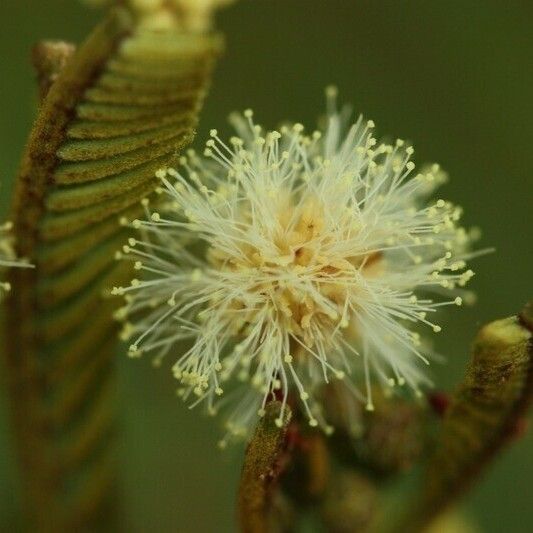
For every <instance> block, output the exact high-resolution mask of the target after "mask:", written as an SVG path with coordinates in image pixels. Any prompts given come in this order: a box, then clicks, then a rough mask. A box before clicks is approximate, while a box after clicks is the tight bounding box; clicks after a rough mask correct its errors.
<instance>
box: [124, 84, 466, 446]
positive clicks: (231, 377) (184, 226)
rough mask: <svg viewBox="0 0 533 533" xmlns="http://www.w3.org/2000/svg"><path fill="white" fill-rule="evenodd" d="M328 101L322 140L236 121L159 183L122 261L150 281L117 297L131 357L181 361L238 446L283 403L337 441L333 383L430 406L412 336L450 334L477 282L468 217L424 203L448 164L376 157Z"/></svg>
mask: <svg viewBox="0 0 533 533" xmlns="http://www.w3.org/2000/svg"><path fill="white" fill-rule="evenodd" d="M328 95H329V98H328V116H327V121H326V123H325V125H324V127H323V128H322V129H321V130H318V131H314V132H312V133H310V134H306V133H305V130H304V127H303V126H302V125H301V124H294V125H292V126H284V127H282V128H281V129H280V130H279V131H271V132H265V131H264V130H263V128H262V127H261V126H259V125H257V124H256V123H255V122H254V121H253V113H252V111H250V110H248V111H245V112H244V115H243V116H240V115H238V116H237V115H236V116H233V117H232V118H231V120H232V123H233V125H234V127H235V128H236V130H237V133H238V136H236V137H233V138H231V139H230V141H229V143H228V144H226V143H225V142H223V141H222V140H221V139H220V138H219V136H218V133H217V131H216V130H212V131H211V137H212V138H211V139H210V140H209V141H208V142H207V147H206V150H205V153H204V157H200V156H198V155H196V154H195V153H194V152H193V151H189V152H188V156H187V157H183V158H182V159H181V170H179V171H177V170H174V169H167V170H164V171H163V170H162V171H160V172H159V173H158V177H159V178H160V179H161V182H162V187H161V189H160V191H159V192H160V193H162V196H163V199H164V200H163V202H162V203H161V206H160V207H158V208H157V210H155V211H154V210H152V209H151V208H150V205H149V204H148V202H147V201H145V202H144V205H145V210H146V213H147V219H146V220H135V221H133V224H132V225H133V227H134V228H136V229H137V230H138V238H132V239H130V241H129V243H128V245H127V246H125V247H124V250H123V253H121V254H120V255H121V256H123V257H124V258H127V259H130V260H133V261H134V263H135V269H137V270H138V271H139V274H140V275H139V279H134V280H133V281H132V282H131V285H130V286H128V287H117V288H115V289H114V292H115V293H116V294H124V295H126V305H125V307H124V308H122V309H121V310H120V311H119V313H118V315H119V318H121V319H123V320H124V321H125V326H124V330H123V337H124V339H131V340H130V342H131V346H130V348H129V354H130V355H131V356H132V357H137V356H141V355H142V354H151V355H153V357H154V362H155V364H157V365H158V364H160V363H161V360H162V358H163V357H164V356H165V355H167V354H170V355H171V356H172V357H173V358H176V357H177V361H176V363H175V364H174V367H173V371H174V375H175V377H176V378H177V379H178V380H179V382H180V383H181V386H180V389H179V394H180V395H181V396H183V397H184V398H193V400H194V401H193V405H195V404H196V403H199V402H201V401H205V402H206V404H207V406H208V408H209V411H210V412H212V413H214V412H216V411H217V410H218V408H219V407H220V406H222V407H223V406H224V405H225V404H230V406H231V405H232V406H233V409H230V414H229V416H228V419H227V422H226V427H227V430H228V436H231V435H246V434H247V432H248V430H249V428H250V426H251V425H253V424H254V423H255V419H256V417H257V414H259V415H260V416H261V414H262V413H264V408H265V405H266V403H267V402H268V401H269V400H270V399H272V398H277V399H279V400H281V402H282V405H283V407H282V412H281V413H280V418H279V420H280V423H281V418H282V416H283V410H284V409H285V406H286V405H287V402H295V401H296V402H297V401H298V398H299V401H300V402H301V403H300V405H301V406H302V408H303V411H304V412H305V413H307V417H308V420H309V424H310V425H311V426H320V427H322V428H323V429H325V430H326V431H330V430H331V429H332V428H331V427H330V426H329V425H328V423H327V420H326V417H325V416H324V410H323V409H322V407H321V402H320V395H321V394H322V390H323V386H324V384H326V383H328V382H330V381H331V380H342V382H343V389H344V390H346V391H348V392H350V393H353V395H355V397H357V398H360V399H361V400H363V401H364V402H365V403H366V407H367V409H369V410H372V409H373V403H372V387H373V383H374V382H375V381H378V382H380V383H381V384H382V385H383V386H385V387H387V388H390V387H394V386H396V385H404V384H407V385H408V386H409V387H411V388H412V389H413V390H414V391H417V392H419V391H420V387H421V386H422V385H424V384H428V383H429V380H428V378H427V377H426V375H425V373H424V371H423V367H425V365H426V364H427V363H428V358H429V357H430V350H429V349H428V348H424V343H423V342H422V340H421V337H420V335H419V333H418V332H416V331H414V330H415V328H416V326H418V325H420V326H422V327H425V328H426V329H427V330H428V331H429V332H439V331H440V329H441V328H440V326H439V325H437V323H436V322H435V319H434V318H433V317H434V316H435V315H436V311H437V309H438V308H439V307H440V306H445V305H461V303H462V301H463V298H464V296H465V294H467V293H465V291H464V290H462V289H461V287H463V286H464V285H465V284H466V283H467V281H468V280H469V279H470V278H471V277H472V275H473V272H472V271H471V270H466V263H465V259H467V258H468V243H469V240H470V237H471V236H470V235H469V234H467V232H466V231H465V230H464V229H463V228H462V227H459V226H458V225H457V221H458V220H459V218H460V215H461V209H460V208H459V207H456V206H454V205H452V204H451V203H449V202H447V201H444V200H441V199H438V200H436V201H431V202H429V203H428V202H427V201H426V199H427V198H428V196H430V195H431V193H432V192H433V190H434V189H435V187H436V186H437V185H439V184H440V183H442V181H443V180H444V178H445V176H444V174H443V173H442V172H441V171H440V169H439V167H438V165H433V166H431V167H429V168H427V169H424V170H422V172H419V173H415V172H414V170H415V164H414V163H413V162H412V161H411V156H412V154H413V148H412V147H410V146H407V145H406V143H405V142H404V141H402V140H400V139H398V140H397V141H396V142H395V143H393V144H387V143H383V144H380V143H378V142H377V141H376V138H375V137H374V134H373V129H374V124H373V122H372V121H364V120H363V119H362V118H359V120H357V121H356V122H355V124H353V125H351V126H349V122H348V121H349V118H350V113H349V111H347V110H343V111H342V112H338V111H337V109H336V105H335V90H334V89H329V90H328ZM436 300H440V301H438V302H437V301H436ZM239 383H241V385H240V386H237V384H239ZM226 389H228V390H229V392H228V394H224V390H226ZM220 397H221V398H220ZM352 401H353V400H352ZM228 436H226V437H225V439H224V440H223V441H222V444H225V442H226V440H227V437H228Z"/></svg>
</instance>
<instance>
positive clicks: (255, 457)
mask: <svg viewBox="0 0 533 533" xmlns="http://www.w3.org/2000/svg"><path fill="white" fill-rule="evenodd" d="M280 408H281V404H280V403H279V402H272V403H270V404H269V405H268V406H267V408H266V414H265V416H264V417H263V418H262V419H261V421H260V422H259V425H258V426H257V428H256V430H255V433H254V435H253V437H252V440H251V442H250V444H249V445H248V449H247V450H246V456H245V459H244V466H243V470H242V475H241V482H240V487H239V518H240V523H241V528H242V530H243V532H244V533H268V532H269V531H270V527H269V520H270V517H269V508H270V489H271V487H272V485H273V483H274V482H275V481H276V479H277V477H278V476H279V474H280V470H281V466H282V465H281V459H282V454H283V452H284V445H285V436H286V433H287V428H288V425H289V422H290V419H291V413H290V411H289V410H288V409H287V408H286V409H285V419H284V420H283V424H282V427H278V426H277V425H276V423H275V420H276V419H277V418H278V417H279V413H280Z"/></svg>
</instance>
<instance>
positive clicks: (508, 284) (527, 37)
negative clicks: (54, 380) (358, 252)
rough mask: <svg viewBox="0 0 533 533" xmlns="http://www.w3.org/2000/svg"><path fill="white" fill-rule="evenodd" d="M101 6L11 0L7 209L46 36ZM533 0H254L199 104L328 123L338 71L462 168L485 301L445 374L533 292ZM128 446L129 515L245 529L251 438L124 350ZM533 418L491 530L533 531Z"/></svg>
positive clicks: (62, 33)
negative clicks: (242, 500) (243, 445)
mask: <svg viewBox="0 0 533 533" xmlns="http://www.w3.org/2000/svg"><path fill="white" fill-rule="evenodd" d="M100 15H101V14H100V13H99V12H97V11H91V10H88V9H86V8H84V7H83V6H82V5H81V3H79V2H77V1H74V0H47V1H46V2H43V1H41V0H2V1H1V2H0V21H1V26H2V27H1V31H0V106H1V112H0V181H1V184H2V185H1V187H2V188H1V191H0V199H1V214H2V217H1V218H4V217H5V214H6V207H7V205H8V202H9V196H10V192H11V190H12V181H13V177H14V175H15V173H16V169H17V165H18V160H19V157H20V154H21V151H22V148H23V146H24V143H25V139H26V136H27V134H28V131H29V128H30V126H31V123H32V120H33V117H34V113H35V103H36V98H35V87H34V81H33V72H32V69H31V67H30V63H29V59H28V58H29V55H30V49H31V47H32V45H33V44H34V43H35V42H37V41H38V40H40V39H43V38H62V39H66V40H72V41H74V42H80V41H81V40H82V39H83V38H84V36H85V35H87V34H88V32H89V31H90V30H91V28H92V27H93V25H94V24H95V23H96V22H97V21H98V19H99V16H100ZM532 19H533V3H531V2H526V1H520V0H515V1H513V2H505V3H502V2H500V1H497V0H491V1H488V0H485V1H481V0H447V1H432V2H429V1H427V0H426V1H424V0H418V1H416V0H404V1H402V2H397V1H394V0H390V1H373V2H370V1H366V0H364V1H363V0H242V1H241V2H240V3H238V4H237V5H235V6H234V7H233V8H232V9H230V10H227V11H226V12H224V13H222V14H221V15H220V17H219V24H218V26H219V27H220V29H221V30H223V31H224V32H225V33H226V35H227V53H226V55H225V57H224V59H223V61H221V63H220V65H219V67H218V70H217V73H216V78H215V80H214V83H213V87H212V91H211V95H210V97H209V98H208V101H207V105H206V108H205V111H204V113H203V115H202V117H201V127H200V130H199V137H198V139H197V140H198V141H202V140H205V137H206V132H207V131H208V130H209V128H212V127H217V128H218V129H219V130H221V131H222V132H224V133H226V132H228V131H229V130H228V129H227V128H226V126H225V124H226V116H227V114H228V113H229V112H230V111H232V110H235V109H244V108H246V107H253V108H254V110H255V112H256V117H257V120H258V121H260V122H262V123H263V124H264V125H265V126H267V127H275V126H276V125H277V123H278V122H279V121H280V120H282V119H293V120H298V121H301V122H303V123H304V124H307V125H308V126H309V127H310V128H311V127H312V126H314V124H315V121H316V117H317V115H318V114H320V113H321V112H322V110H323V108H324V98H323V89H324V87H325V86H326V85H328V84H330V83H335V84H337V85H338V86H339V89H340V99H341V101H347V102H351V103H352V104H353V106H354V109H355V111H356V112H361V113H364V115H365V116H366V117H367V118H372V119H373V120H374V121H375V122H376V124H377V132H378V137H379V134H382V135H391V136H398V137H402V138H406V139H409V140H411V141H412V142H413V143H414V146H415V149H416V154H415V161H417V162H418V163H423V162H433V161H437V162H439V163H440V164H441V165H442V166H443V168H445V169H446V170H447V171H448V172H449V174H450V177H451V180H450V182H449V184H447V185H446V186H445V187H444V189H443V190H442V192H441V194H442V196H443V197H445V198H449V199H450V200H452V201H454V202H457V203H459V204H460V205H462V206H464V209H465V223H466V224H467V225H476V226H480V227H481V228H482V229H483V240H482V243H481V246H494V247H495V248H496V250H497V251H496V253H495V254H493V255H489V256H486V257H483V258H480V259H479V260H477V261H476V263H475V265H474V270H475V271H476V274H477V275H476V277H475V278H474V280H473V282H472V285H471V286H472V288H473V289H475V290H476V292H477V293H478V303H477V305H475V306H474V307H473V308H462V309H457V310H454V311H455V312H454V313H450V317H449V319H448V320H447V322H446V323H445V328H444V330H443V333H441V335H440V338H439V339H438V341H439V343H438V345H437V346H438V348H439V349H440V351H441V352H442V353H444V354H446V355H447V357H448V363H447V364H446V365H443V366H439V367H435V368H433V371H434V373H435V376H436V378H435V380H436V383H437V384H438V386H439V387H441V388H449V387H451V386H453V384H454V383H455V382H456V381H457V380H458V379H459V378H460V376H461V374H462V372H463V369H464V366H465V363H466V361H467V358H468V353H469V345H470V343H471V340H472V338H473V336H474V334H475V332H476V331H477V329H478V327H479V326H480V325H481V324H483V323H484V322H486V321H489V320H492V319H496V318H500V317H504V316H506V315H509V314H513V313H515V312H516V311H518V310H519V309H520V308H521V306H522V305H523V304H524V302H525V301H526V300H527V299H528V297H531V296H532V294H531V292H532V291H531V273H532V267H533V250H532V243H531V212H532V190H533V187H532V186H533V178H532V169H533V150H532V148H531V145H530V143H531V142H532V140H533V103H532V102H533V100H532V98H531V91H532V88H533V60H532V57H533V33H532V32H531V20H532ZM117 362H118V366H119V385H118V387H119V390H118V395H119V400H120V404H121V407H120V409H121V411H120V412H121V426H122V433H121V448H120V461H121V465H120V467H121V469H122V472H123V476H122V477H123V480H124V487H123V490H124V506H125V512H126V515H127V530H128V531H131V532H142V531H148V530H149V529H155V530H156V531H158V532H162V533H166V532H171V531H172V532H176V531H178V532H195V533H204V532H205V533H207V532H214V531H216V532H217V533H225V532H231V531H235V521H234V495H235V488H236V483H237V479H238V474H239V468H240V459H241V456H242V450H240V449H236V450H233V451H232V450H230V451H227V452H224V453H220V452H219V451H218V449H217V448H216V447H215V443H216V440H217V435H218V428H217V427H216V425H215V424H213V421H212V420H211V419H207V418H204V417H203V416H201V414H200V411H193V412H191V411H189V410H188V409H187V408H186V407H184V406H183V405H181V404H180V403H179V402H178V400H177V399H176V397H175V395H174V380H173V378H172V377H171V373H170V372H165V371H162V370H160V371H155V370H153V369H152V367H151V365H150V364H149V361H143V360H140V361H130V360H127V358H126V357H125V356H124V355H123V354H120V355H119V356H118V357H117ZM11 444H12V443H11V435H10V430H9V427H8V423H7V411H6V407H5V402H4V398H3V397H2V398H1V402H0V531H8V530H9V529H8V527H9V526H8V524H9V523H10V520H11V517H13V516H14V513H15V512H16V506H17V499H16V486H17V484H16V467H15V464H14V457H13V453H12V450H11ZM532 480H533V432H530V433H529V434H528V435H527V436H526V437H525V438H523V439H522V440H520V441H518V442H516V443H515V444H514V445H513V446H512V447H511V448H510V450H508V451H507V453H506V454H505V455H504V456H502V457H500V458H499V459H498V460H497V462H496V463H495V464H494V465H493V466H492V468H491V469H490V471H489V473H488V475H486V476H485V477H484V479H483V481H482V483H481V484H479V485H478V486H477V487H476V489H475V490H474V491H473V492H471V493H470V494H469V496H468V498H466V500H465V502H464V507H465V510H466V512H467V513H468V514H469V515H470V516H471V517H472V518H473V520H474V521H475V523H477V524H478V525H479V528H480V530H481V531H483V532H487V533H500V532H513V533H515V532H516V533H520V532H524V533H525V532H530V531H533V506H532V505H531V483H532Z"/></svg>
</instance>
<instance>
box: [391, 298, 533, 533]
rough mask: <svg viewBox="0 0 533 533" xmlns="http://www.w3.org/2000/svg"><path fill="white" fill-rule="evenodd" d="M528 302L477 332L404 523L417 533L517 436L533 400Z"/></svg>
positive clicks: (532, 356)
mask: <svg viewBox="0 0 533 533" xmlns="http://www.w3.org/2000/svg"><path fill="white" fill-rule="evenodd" d="M531 309H532V308H531V304H530V305H528V306H527V307H526V308H525V309H524V311H523V312H522V313H521V314H520V315H519V316H517V317H510V318H507V319H503V320H497V321H495V322H492V323H490V324H488V325H486V326H485V327H483V328H482V329H481V331H480V332H479V334H478V336H477V338H476V340H475V343H474V348H473V357H472V361H471V363H470V365H469V367H468V370H467V375H466V377H465V379H464V382H463V383H462V384H461V385H460V386H459V388H458V390H457V391H456V393H455V395H454V397H453V398H452V401H451V405H450V407H449V409H448V411H447V413H446V416H445V418H444V420H443V425H442V429H441V433H440V437H439V440H438V442H437V447H436V450H435V452H434V454H433V456H432V457H430V459H429V462H428V465H427V471H426V476H425V479H426V482H425V484H424V485H423V493H422V494H420V495H419V497H418V499H417V502H418V503H417V504H416V505H415V509H414V511H413V513H412V514H411V515H410V517H409V521H408V525H406V524H402V526H401V528H399V529H396V530H397V531H419V530H422V529H423V528H424V527H425V526H426V525H428V524H429V523H430V522H431V521H432V520H433V519H434V518H435V517H436V516H438V515H440V514H441V513H442V512H443V511H445V510H446V509H447V508H448V507H449V506H450V505H451V504H452V503H453V502H455V500H456V499H457V498H458V497H459V496H460V495H461V494H462V493H464V492H465V491H466V490H467V489H468V488H469V487H470V486H471V485H472V483H473V482H474V481H475V480H476V479H477V478H478V476H479V475H480V474H481V473H482V472H483V470H484V469H485V468H486V466H487V465H488V464H489V463H490V462H491V461H492V460H493V459H494V457H495V456H496V455H497V454H498V452H500V451H501V449H502V448H503V447H504V446H505V445H506V444H507V443H508V442H509V441H511V440H512V439H513V437H515V435H516V433H517V427H518V425H519V422H520V420H521V418H522V417H523V416H524V414H525V410H526V408H527V406H528V405H529V403H530V401H531V398H532V396H533V350H532V334H531V331H532V325H533V320H532V314H531Z"/></svg>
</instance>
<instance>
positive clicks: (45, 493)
mask: <svg viewBox="0 0 533 533" xmlns="http://www.w3.org/2000/svg"><path fill="white" fill-rule="evenodd" d="M220 48H221V39H220V37H219V36H217V35H214V34H211V33H208V34H202V33H191V32H186V31H185V30H178V29H166V30H159V31H151V30H148V29H140V28H137V27H136V24H135V22H134V19H133V18H132V17H131V16H130V15H129V13H128V12H127V11H126V10H125V9H115V10H113V11H111V12H110V14H109V16H108V18H107V19H106V20H105V21H104V22H103V23H102V24H101V25H100V26H99V27H97V28H96V29H95V31H94V32H93V33H92V35H91V36H90V37H89V38H88V39H87V41H86V42H85V43H84V44H83V45H82V46H81V47H80V48H79V49H78V51H77V52H76V53H75V55H74V56H73V57H72V58H71V59H68V60H66V58H65V55H61V57H60V59H61V61H60V63H61V65H60V66H64V68H62V70H61V71H60V72H59V73H58V72H54V71H53V66H54V64H56V63H55V62H54V58H53V57H52V56H50V57H52V60H51V61H47V59H50V58H49V57H48V58H47V56H46V54H47V51H48V50H49V49H48V48H47V47H46V46H44V47H41V49H39V51H38V53H37V54H36V56H35V61H36V62H37V63H38V64H39V62H41V63H43V65H42V66H43V72H41V76H40V86H41V92H42V94H43V96H44V99H43V101H42V103H41V107H40V110H39V114H38V117H37V119H36V122H35V125H34V127H33V130H32V132H31V135H30V138H29V141H28V145H27V147H26V151H25V154H24V156H23V159H22V164H21V169H20V174H19V176H18V180H17V185H16V192H15V197H14V203H13V213H12V219H13V222H14V227H15V238H16V242H17V253H18V254H19V255H20V256H21V257H27V258H29V259H30V260H31V261H32V262H33V263H34V264H35V266H36V268H35V269H32V270H31V271H30V270H24V271H23V270H20V269H18V270H13V271H12V272H11V273H10V278H11V279H10V281H11V284H12V287H13V292H12V296H10V298H9V299H8V300H7V301H6V305H7V312H6V317H7V328H8V329H7V331H8V335H7V336H6V338H7V346H6V350H5V352H6V359H7V367H8V372H9V381H10V391H11V397H12V400H13V401H12V403H13V419H14V422H15V427H16V429H17V437H18V447H19V451H20V455H21V459H22V465H23V473H24V474H25V476H24V479H25V486H26V496H27V503H28V509H27V512H28V513H29V514H30V515H31V519H32V520H33V521H34V523H35V524H37V525H38V527H40V528H43V529H50V528H51V527H52V525H53V528H55V529H54V530H58V531H59V530H61V531H63V530H70V529H71V528H72V527H82V526H84V527H87V526H88V525H89V524H91V521H92V520H93V519H95V518H97V517H98V516H99V515H101V514H102V509H103V508H104V507H105V506H106V505H108V503H109V494H112V488H113V486H114V485H115V484H116V479H115V472H114V468H113V459H112V445H111V443H112V438H111V435H112V426H113V414H112V403H113V402H112V400H111V393H110V391H112V388H113V386H112V383H113V372H112V356H113V353H114V350H115V345H116V343H115V336H116V331H115V326H114V323H113V319H112V314H113V311H114V310H115V307H116V305H117V302H116V301H115V300H114V299H111V298H110V297H109V289H110V287H111V286H113V285H114V284H117V283H120V282H121V280H123V279H124V278H125V277H127V276H128V275H129V274H128V272H125V267H124V263H120V264H116V262H115V261H114V252H115V251H116V250H117V249H119V248H120V245H121V244H122V242H123V239H124V235H123V232H124V228H123V226H121V225H120V224H119V220H120V219H121V218H126V219H131V218H132V217H134V216H136V214H137V213H138V212H140V210H141V207H140V205H139V201H140V200H141V199H142V198H143V197H145V196H147V195H149V194H151V193H152V192H153V190H154V189H155V187H156V185H157V182H156V179H155V177H154V173H155V171H156V170H157V169H159V168H161V167H162V166H164V165H169V164H172V162H173V160H174V159H175V157H176V156H177V154H178V153H179V152H180V150H181V149H182V148H183V147H184V146H186V145H187V144H189V143H190V141H191V139H192V138H193V135H194V128H195V126H196V122H197V117H198V113H199V111H200V109H201V106H202V102H203V99H204V97H205V94H206V91H207V88H208V85H209V80H210V74H211V70H212V67H213V65H214V62H215V59H216V56H217V54H218V52H219V51H220ZM54 50H55V51H56V52H57V50H59V52H60V53H61V54H64V53H67V52H68V50H70V47H68V46H66V45H65V46H63V47H61V46H59V47H58V46H57V43H55V48H54ZM65 50H66V51H67V52H65ZM56 52H54V53H56ZM43 58H44V59H43ZM45 60H46V61H45ZM47 80H48V83H47ZM93 525H94V524H93Z"/></svg>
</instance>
